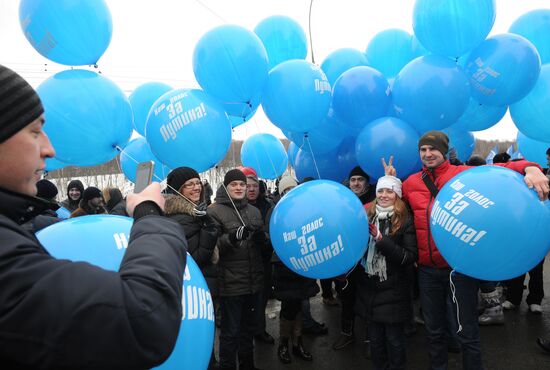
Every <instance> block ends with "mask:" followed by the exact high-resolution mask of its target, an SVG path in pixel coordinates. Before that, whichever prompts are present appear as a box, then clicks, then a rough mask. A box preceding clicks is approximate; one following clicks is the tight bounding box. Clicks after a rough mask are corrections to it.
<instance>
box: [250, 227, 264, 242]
mask: <svg viewBox="0 0 550 370" xmlns="http://www.w3.org/2000/svg"><path fill="white" fill-rule="evenodd" d="M252 240H253V241H254V243H256V244H263V243H265V240H266V237H265V233H264V231H263V230H256V231H255V232H254V234H252Z"/></svg>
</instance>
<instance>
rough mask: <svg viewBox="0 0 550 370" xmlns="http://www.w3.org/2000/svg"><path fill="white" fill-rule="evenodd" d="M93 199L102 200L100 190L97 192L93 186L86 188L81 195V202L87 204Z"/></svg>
mask: <svg viewBox="0 0 550 370" xmlns="http://www.w3.org/2000/svg"><path fill="white" fill-rule="evenodd" d="M94 198H103V194H102V193H101V190H99V189H98V188H96V187H95V186H90V187H88V188H86V190H84V194H82V200H84V201H85V202H87V201H89V200H92V199H94Z"/></svg>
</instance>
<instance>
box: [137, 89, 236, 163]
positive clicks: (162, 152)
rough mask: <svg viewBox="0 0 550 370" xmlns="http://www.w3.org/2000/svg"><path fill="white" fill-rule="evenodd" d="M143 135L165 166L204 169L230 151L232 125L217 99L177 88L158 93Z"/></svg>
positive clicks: (195, 91)
mask: <svg viewBox="0 0 550 370" xmlns="http://www.w3.org/2000/svg"><path fill="white" fill-rule="evenodd" d="M146 138H147V142H148V143H149V145H150V146H151V150H152V151H153V154H154V155H155V156H156V157H157V158H158V159H159V160H160V161H161V162H162V163H164V164H165V165H166V166H168V167H170V168H177V167H181V166H187V167H191V168H194V169H195V170H196V171H198V172H204V171H206V170H207V169H209V168H211V167H214V166H215V165H216V164H217V163H218V162H220V161H221V160H223V158H224V157H225V154H226V153H227V151H228V150H229V146H230V145H231V124H230V123H229V119H228V118H227V114H226V113H225V111H224V109H223V106H222V105H221V104H220V103H219V102H218V101H217V100H216V99H214V98H212V97H210V96H208V94H206V93H205V92H203V91H201V90H187V89H178V90H172V91H169V92H167V93H166V94H164V95H163V96H161V97H160V98H159V99H158V100H157V101H156V102H155V104H154V105H153V107H152V108H151V114H149V118H148V119H147V130H146Z"/></svg>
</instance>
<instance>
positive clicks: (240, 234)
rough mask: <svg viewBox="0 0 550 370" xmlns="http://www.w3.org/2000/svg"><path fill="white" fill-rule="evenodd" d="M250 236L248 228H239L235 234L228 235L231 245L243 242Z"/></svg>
mask: <svg viewBox="0 0 550 370" xmlns="http://www.w3.org/2000/svg"><path fill="white" fill-rule="evenodd" d="M249 235H250V228H249V227H248V226H240V227H239V228H237V230H235V232H233V233H231V234H229V239H230V240H231V242H232V243H236V242H238V241H241V240H245V239H246V238H248V236H249Z"/></svg>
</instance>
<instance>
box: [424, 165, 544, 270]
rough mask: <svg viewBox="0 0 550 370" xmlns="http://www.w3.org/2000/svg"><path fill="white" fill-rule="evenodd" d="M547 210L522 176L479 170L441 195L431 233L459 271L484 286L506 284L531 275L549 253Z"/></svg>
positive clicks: (459, 179) (493, 168)
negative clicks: (504, 282)
mask: <svg viewBox="0 0 550 370" xmlns="http://www.w3.org/2000/svg"><path fill="white" fill-rule="evenodd" d="M512 198H513V201H510V199H512ZM547 204H548V202H547V201H546V202H541V201H540V200H539V199H538V196H537V193H536V192H535V191H534V190H531V189H529V188H528V187H527V185H526V184H525V182H524V178H523V176H521V175H520V174H518V173H517V172H514V171H512V170H509V169H506V168H503V167H498V166H480V167H474V168H472V169H469V170H467V171H465V172H462V173H460V174H458V175H456V176H455V177H454V178H453V179H452V180H451V181H449V182H448V183H447V184H446V185H445V186H444V187H443V188H442V189H441V190H440V191H439V193H438V195H437V197H436V200H435V203H434V206H433V208H432V210H431V215H430V229H431V231H432V233H433V238H434V240H435V243H436V245H437V248H438V249H439V251H440V252H441V254H442V255H443V257H444V258H445V260H446V261H447V262H448V263H449V265H451V267H453V268H454V269H455V270H456V271H458V272H461V273H463V274H466V275H469V276H472V277H475V278H478V279H483V280H492V281H501V280H507V279H511V278H514V277H516V276H519V275H521V274H523V273H525V272H527V271H529V270H530V269H532V268H533V267H535V266H536V265H537V264H538V263H539V262H540V261H541V260H542V259H543V258H544V256H545V255H546V254H547V253H548V250H549V249H550V241H549V239H548V234H547V230H548V222H550V209H549V208H548V207H547ZM526 230H529V231H528V232H526Z"/></svg>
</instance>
